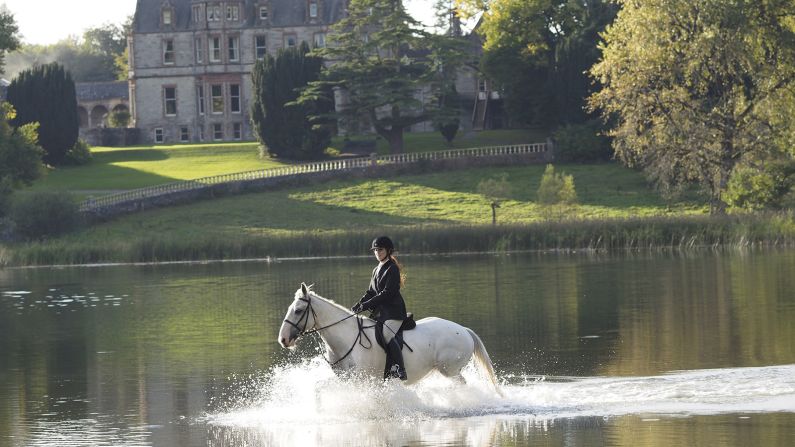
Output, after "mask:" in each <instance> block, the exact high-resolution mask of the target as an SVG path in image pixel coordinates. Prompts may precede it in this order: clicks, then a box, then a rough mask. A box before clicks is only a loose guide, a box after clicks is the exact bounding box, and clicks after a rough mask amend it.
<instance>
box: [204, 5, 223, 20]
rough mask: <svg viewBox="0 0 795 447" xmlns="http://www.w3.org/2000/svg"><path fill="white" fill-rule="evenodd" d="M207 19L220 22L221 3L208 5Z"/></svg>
mask: <svg viewBox="0 0 795 447" xmlns="http://www.w3.org/2000/svg"><path fill="white" fill-rule="evenodd" d="M207 21H208V22H220V21H221V4H220V3H214V4H211V5H207Z"/></svg>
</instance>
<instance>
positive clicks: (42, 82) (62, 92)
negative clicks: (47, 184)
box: [7, 63, 79, 165]
mask: <svg viewBox="0 0 795 447" xmlns="http://www.w3.org/2000/svg"><path fill="white" fill-rule="evenodd" d="M7 99H8V102H10V103H11V104H12V105H13V106H14V108H15V109H16V111H17V116H16V118H14V119H13V120H11V121H10V122H11V125H13V126H15V127H20V126H23V125H25V124H28V123H35V122H38V123H39V144H40V145H41V147H42V148H44V150H45V152H46V154H45V155H44V161H45V162H47V163H49V164H53V165H58V164H61V163H63V162H64V161H65V158H66V153H67V152H68V151H69V149H71V148H72V147H73V146H74V144H75V143H76V142H77V135H78V125H79V119H78V116H77V98H76V96H75V84H74V81H72V77H71V75H69V73H68V72H67V71H66V70H64V68H63V67H62V66H60V65H58V64H56V63H52V64H48V65H43V66H38V67H34V68H32V69H30V70H26V71H23V72H22V73H20V74H19V76H17V77H16V78H14V80H13V81H11V85H9V86H8V93H7Z"/></svg>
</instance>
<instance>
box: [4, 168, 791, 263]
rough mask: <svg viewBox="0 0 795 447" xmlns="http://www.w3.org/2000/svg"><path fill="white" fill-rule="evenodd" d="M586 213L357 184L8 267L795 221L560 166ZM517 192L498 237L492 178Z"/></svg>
mask: <svg viewBox="0 0 795 447" xmlns="http://www.w3.org/2000/svg"><path fill="white" fill-rule="evenodd" d="M558 170H560V171H563V172H566V173H569V174H572V175H573V176H574V179H575V185H576V189H577V193H578V197H579V204H578V205H575V206H571V207H567V208H565V209H564V208H557V207H546V206H542V205H539V204H537V203H536V202H535V192H536V191H537V189H538V186H539V184H540V179H541V176H542V173H543V166H514V167H508V168H504V167H502V168H498V167H489V168H472V169H467V170H461V171H447V172H438V173H431V174H422V175H411V176H401V177H393V178H384V179H376V180H373V179H349V180H340V181H334V182H330V183H321V184H312V185H307V186H305V187H298V188H292V189H283V190H276V191H271V192H267V193H257V194H247V195H241V196H234V197H227V198H223V199H216V200H210V201H204V202H198V203H194V204H190V205H185V206H177V207H171V208H164V209H156V210H151V211H147V212H144V213H139V214H134V215H130V216H126V217H124V218H121V219H119V220H116V221H112V222H108V223H105V224H100V225H96V226H92V227H89V228H86V229H84V230H82V231H80V232H77V233H74V234H70V235H68V236H65V237H62V238H58V239H53V240H49V241H46V242H36V243H28V244H16V245H13V246H9V247H5V248H4V249H2V253H0V265H3V264H4V265H32V264H72V263H95V262H154V261H177V260H209V259H235V258H252V257H254V258H262V257H268V256H270V257H294V256H330V255H353V254H363V247H364V246H365V245H366V244H367V241H369V240H370V239H371V238H372V237H373V236H374V235H375V234H380V233H386V234H390V235H393V236H394V237H395V238H396V239H397V240H398V241H399V246H400V249H401V251H402V252H403V253H428V252H435V253H449V252H460V251H495V250H496V251H501V250H549V249H625V248H639V247H668V246H674V247H692V246H702V245H715V244H730V245H746V244H762V243H771V244H791V243H792V242H793V241H795V224H794V223H793V216H792V214H781V215H775V216H741V217H737V216H734V217H724V218H716V217H709V216H707V215H706V214H707V207H706V205H705V204H704V203H703V201H702V200H700V199H699V198H698V197H691V198H689V199H687V200H683V201H680V202H676V203H666V202H665V201H663V200H662V199H661V198H660V197H659V195H658V194H656V193H655V192H654V191H652V190H651V189H649V188H648V187H647V185H646V183H645V181H644V179H643V177H642V176H641V175H640V174H639V173H637V172H635V171H632V170H629V169H626V168H623V167H620V166H618V165H616V164H599V165H562V166H561V165H559V166H558ZM499 175H506V176H507V179H508V182H509V183H510V184H511V187H512V191H511V193H510V195H509V197H508V198H507V200H505V201H504V202H503V203H502V205H501V207H500V208H499V210H498V221H499V225H497V226H496V227H495V226H492V225H490V222H491V208H490V206H489V201H488V200H487V199H486V198H485V197H483V196H482V195H480V194H478V193H477V192H476V191H477V185H478V184H479V183H480V182H481V181H482V180H484V179H489V178H494V177H496V176H499Z"/></svg>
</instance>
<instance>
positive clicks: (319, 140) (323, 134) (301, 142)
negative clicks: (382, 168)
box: [251, 43, 333, 160]
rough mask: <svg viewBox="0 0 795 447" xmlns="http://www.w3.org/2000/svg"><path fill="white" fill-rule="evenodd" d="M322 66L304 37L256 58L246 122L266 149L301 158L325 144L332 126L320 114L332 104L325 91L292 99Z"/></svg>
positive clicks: (314, 155)
mask: <svg viewBox="0 0 795 447" xmlns="http://www.w3.org/2000/svg"><path fill="white" fill-rule="evenodd" d="M322 66H323V60H322V59H321V58H320V57H317V56H312V55H310V54H309V46H308V45H307V44H306V43H302V44H301V46H300V47H298V48H287V49H283V50H280V51H279V53H278V54H277V55H276V57H275V58H274V57H273V56H270V55H267V56H266V57H265V58H264V59H262V60H260V61H257V64H256V65H255V66H254V72H253V74H252V79H253V83H254V103H253V105H252V107H251V122H252V124H253V127H254V131H255V133H256V135H257V138H258V139H259V140H260V142H261V143H262V144H263V146H264V147H265V148H266V149H267V151H268V153H269V154H271V155H273V156H278V157H284V158H294V159H304V160H305V159H311V158H318V157H320V156H322V155H323V151H325V149H326V148H327V147H328V145H329V143H330V142H331V126H330V124H329V122H328V120H327V119H324V118H323V116H324V115H326V114H328V113H329V112H330V111H331V110H332V108H333V102H332V101H331V100H330V98H329V96H330V94H328V93H326V94H325V95H321V96H319V97H318V98H317V99H315V100H313V101H304V102H302V103H300V104H298V103H296V102H295V101H296V99H298V96H299V90H300V89H301V88H303V87H305V86H306V85H307V84H308V83H309V82H312V81H316V80H317V79H318V78H319V77H320V69H321V67H322ZM313 116H314V118H313Z"/></svg>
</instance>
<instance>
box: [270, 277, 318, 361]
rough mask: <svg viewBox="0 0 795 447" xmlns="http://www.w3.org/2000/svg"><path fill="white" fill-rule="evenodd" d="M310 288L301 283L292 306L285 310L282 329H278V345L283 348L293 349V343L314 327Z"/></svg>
mask: <svg viewBox="0 0 795 447" xmlns="http://www.w3.org/2000/svg"><path fill="white" fill-rule="evenodd" d="M311 292H312V286H307V285H306V284H304V283H301V287H300V288H299V289H298V290H296V292H295V297H294V298H293V302H292V304H290V307H288V308H287V314H286V315H285V316H284V321H283V322H282V327H281V328H280V329H279V344H280V345H282V347H284V348H290V349H292V348H295V343H296V341H297V340H298V337H300V336H301V335H302V334H303V333H304V332H306V331H308V330H310V329H312V328H313V327H315V316H314V313H313V312H312V305H311V303H312V301H311V300H312V298H311Z"/></svg>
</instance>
